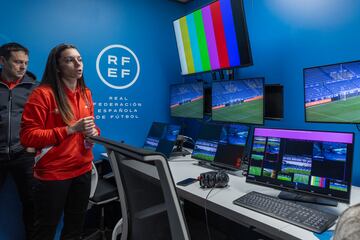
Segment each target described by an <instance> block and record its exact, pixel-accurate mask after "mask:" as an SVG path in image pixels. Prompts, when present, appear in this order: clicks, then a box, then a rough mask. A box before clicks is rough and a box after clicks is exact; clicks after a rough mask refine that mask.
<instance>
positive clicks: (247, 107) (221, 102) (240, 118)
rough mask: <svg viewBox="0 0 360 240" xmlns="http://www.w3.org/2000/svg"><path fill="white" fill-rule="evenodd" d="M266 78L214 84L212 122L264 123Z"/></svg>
mask: <svg viewBox="0 0 360 240" xmlns="http://www.w3.org/2000/svg"><path fill="white" fill-rule="evenodd" d="M263 96H264V78H248V79H240V80H233V81H218V82H213V83H212V120H214V121H222V122H234V123H246V124H263V123H264V97H263Z"/></svg>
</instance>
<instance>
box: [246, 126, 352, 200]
mask: <svg viewBox="0 0 360 240" xmlns="http://www.w3.org/2000/svg"><path fill="white" fill-rule="evenodd" d="M353 151H354V133H350V132H326V131H308V130H289V129H274V128H255V129H254V136H253V142H252V146H251V152H250V162H249V168H248V175H247V178H246V181H247V182H251V183H257V184H261V185H265V186H269V187H275V188H280V189H283V190H288V191H293V192H296V193H305V194H307V196H309V194H310V195H312V196H313V197H322V198H326V199H331V200H336V201H341V202H347V203H348V202H349V201H350V190H351V174H352V164H353ZM280 197H281V196H280ZM297 199H298V200H299V201H301V199H304V200H311V198H301V197H300V196H298V198H297ZM313 200H314V202H315V203H321V202H325V201H321V200H320V199H316V198H314V199H313ZM324 204H325V203H324Z"/></svg>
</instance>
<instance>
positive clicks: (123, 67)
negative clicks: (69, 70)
mask: <svg viewBox="0 0 360 240" xmlns="http://www.w3.org/2000/svg"><path fill="white" fill-rule="evenodd" d="M96 71H97V74H98V76H99V78H100V79H101V81H102V82H103V83H105V84H106V85H107V86H109V87H111V88H114V89H125V88H128V87H130V86H132V85H133V84H134V83H135V82H136V80H137V79H138V77H139V74H140V64H139V60H138V58H137V56H136V55H135V53H134V52H133V51H132V50H131V49H129V48H128V47H126V46H123V45H118V44H115V45H110V46H107V47H106V48H104V49H103V50H101V52H100V53H99V55H98V57H97V59H96Z"/></svg>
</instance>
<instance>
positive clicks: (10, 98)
mask: <svg viewBox="0 0 360 240" xmlns="http://www.w3.org/2000/svg"><path fill="white" fill-rule="evenodd" d="M11 111H12V90H10V91H9V102H8V147H7V151H8V153H10V144H11Z"/></svg>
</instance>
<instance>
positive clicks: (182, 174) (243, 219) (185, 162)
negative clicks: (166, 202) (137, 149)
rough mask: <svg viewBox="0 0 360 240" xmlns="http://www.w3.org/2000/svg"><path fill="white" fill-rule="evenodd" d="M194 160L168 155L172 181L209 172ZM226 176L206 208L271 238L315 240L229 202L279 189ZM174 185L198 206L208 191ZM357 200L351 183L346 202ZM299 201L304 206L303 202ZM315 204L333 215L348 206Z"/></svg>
mask: <svg viewBox="0 0 360 240" xmlns="http://www.w3.org/2000/svg"><path fill="white" fill-rule="evenodd" d="M196 162H197V161H195V160H194V159H191V157H190V156H186V157H176V158H171V160H170V161H169V166H170V169H171V173H172V175H173V178H174V182H175V183H176V182H178V181H181V180H183V179H185V178H189V177H194V178H196V177H198V176H199V175H200V173H203V172H207V171H211V170H209V169H207V168H203V167H201V166H197V165H194V163H196ZM229 177H230V181H229V187H227V188H224V189H221V188H217V189H214V190H213V191H212V192H211V194H210V195H209V197H208V203H207V207H208V209H210V210H211V211H213V212H215V213H217V214H220V215H222V216H224V217H226V218H229V219H230V220H233V221H235V222H238V223H240V224H242V225H244V226H251V227H254V228H255V230H256V231H258V232H260V233H263V234H265V235H267V236H269V237H272V238H274V239H278V238H283V239H286V240H288V239H304V240H311V239H314V240H317V239H318V238H317V237H316V236H315V235H314V234H313V233H312V232H310V231H307V230H305V229H302V228H300V227H297V226H295V225H292V224H289V223H286V222H284V221H281V220H277V219H275V218H272V217H269V216H266V215H264V214H261V213H257V212H255V211H252V210H249V209H246V208H243V207H240V206H237V205H235V204H233V201H234V200H235V199H237V198H239V197H241V196H242V195H244V194H246V193H248V192H251V191H257V192H261V193H264V194H268V195H272V196H277V195H278V194H279V193H280V190H276V189H273V188H268V187H263V186H259V185H255V184H250V183H246V182H245V179H246V178H245V177H243V176H241V177H239V176H233V175H229ZM176 187H177V189H178V190H179V191H178V192H179V195H180V197H182V198H184V199H186V200H189V201H192V202H194V203H196V204H198V205H200V206H204V203H205V200H204V199H205V197H206V195H207V194H208V193H209V191H210V190H209V189H202V188H200V185H199V183H198V182H196V183H193V184H191V185H189V186H186V187H181V186H176ZM359 202H360V188H359V187H354V186H353V187H352V190H351V201H350V205H354V204H356V203H359ZM301 204H304V205H307V204H306V203H301ZM312 206H314V205H312ZM317 206H318V207H319V209H321V210H324V211H329V212H331V213H335V214H337V215H340V214H341V212H342V211H344V210H345V209H346V208H348V207H349V205H347V204H344V203H339V205H338V207H327V206H320V205H317ZM334 229H335V225H334V226H332V227H331V228H330V230H334Z"/></svg>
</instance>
